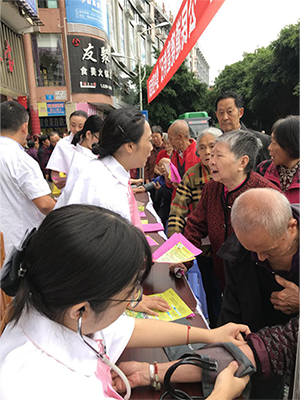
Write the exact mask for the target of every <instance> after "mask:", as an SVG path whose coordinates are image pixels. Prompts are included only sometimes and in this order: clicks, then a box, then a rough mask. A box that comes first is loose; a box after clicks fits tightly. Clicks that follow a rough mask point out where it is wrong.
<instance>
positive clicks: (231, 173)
mask: <svg viewBox="0 0 300 400" xmlns="http://www.w3.org/2000/svg"><path fill="white" fill-rule="evenodd" d="M209 167H210V173H211V175H212V178H213V180H214V181H216V182H220V183H223V184H224V185H225V186H228V183H229V182H231V181H234V180H235V179H236V176H237V174H238V171H239V167H240V162H239V160H236V158H235V155H234V154H233V152H232V151H230V148H229V144H228V143H222V142H221V143H216V144H215V147H214V149H213V150H212V151H211V157H210V161H209Z"/></svg>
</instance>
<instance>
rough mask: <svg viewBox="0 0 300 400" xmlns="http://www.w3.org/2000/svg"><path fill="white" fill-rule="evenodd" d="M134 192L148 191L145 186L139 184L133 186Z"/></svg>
mask: <svg viewBox="0 0 300 400" xmlns="http://www.w3.org/2000/svg"><path fill="white" fill-rule="evenodd" d="M132 191H133V193H143V192H146V189H145V188H144V186H138V187H135V188H132Z"/></svg>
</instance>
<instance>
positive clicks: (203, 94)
mask: <svg viewBox="0 0 300 400" xmlns="http://www.w3.org/2000/svg"><path fill="white" fill-rule="evenodd" d="M151 72H152V67H149V66H146V77H145V79H144V81H143V83H142V94H143V105H144V109H145V110H148V114H149V122H150V125H160V126H161V127H162V128H163V129H164V130H165V131H167V129H168V127H169V125H170V122H171V121H174V120H175V119H176V118H178V116H179V115H180V114H183V113H185V112H188V111H202V110H206V105H207V85H206V84H205V83H203V82H200V81H199V80H198V79H197V78H196V77H195V75H194V74H193V73H191V72H189V71H188V69H187V67H186V66H185V65H184V64H182V65H181V66H180V67H179V68H178V70H177V72H176V73H175V74H174V76H173V77H172V78H171V80H170V81H169V82H168V84H167V85H166V86H165V87H164V89H163V90H162V91H161V92H160V93H159V95H158V96H157V97H156V98H155V99H154V100H153V101H152V102H151V103H150V104H146V103H147V79H148V78H149V76H150V74H151ZM133 82H134V83H135V85H136V87H137V88H138V77H137V78H135V79H133ZM138 102H139V95H138V94H137V97H136V103H137V104H138Z"/></svg>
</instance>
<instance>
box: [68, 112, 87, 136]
mask: <svg viewBox="0 0 300 400" xmlns="http://www.w3.org/2000/svg"><path fill="white" fill-rule="evenodd" d="M85 121H86V118H85V117H81V116H74V115H73V117H72V118H71V119H70V131H71V133H73V135H75V134H76V133H77V132H79V131H81V129H82V128H83V126H84V123H85Z"/></svg>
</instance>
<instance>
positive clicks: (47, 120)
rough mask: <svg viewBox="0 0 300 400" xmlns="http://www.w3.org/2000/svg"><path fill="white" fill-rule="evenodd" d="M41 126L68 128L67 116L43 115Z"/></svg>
mask: <svg viewBox="0 0 300 400" xmlns="http://www.w3.org/2000/svg"><path fill="white" fill-rule="evenodd" d="M40 125H41V128H42V129H43V128H54V129H55V128H66V127H67V121H66V117H65V116H63V117H42V118H40Z"/></svg>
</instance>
